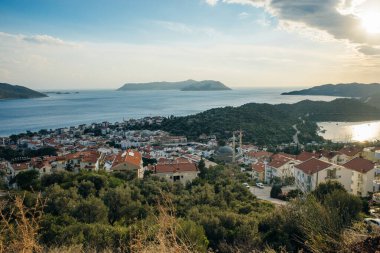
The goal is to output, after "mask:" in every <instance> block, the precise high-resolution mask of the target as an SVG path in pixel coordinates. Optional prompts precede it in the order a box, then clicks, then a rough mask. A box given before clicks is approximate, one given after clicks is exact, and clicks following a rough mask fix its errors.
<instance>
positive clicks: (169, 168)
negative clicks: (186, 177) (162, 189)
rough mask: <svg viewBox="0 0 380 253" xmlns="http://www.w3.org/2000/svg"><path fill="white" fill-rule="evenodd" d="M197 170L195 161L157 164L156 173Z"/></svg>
mask: <svg viewBox="0 0 380 253" xmlns="http://www.w3.org/2000/svg"><path fill="white" fill-rule="evenodd" d="M191 171H193V172H196V171H198V169H197V166H196V165H195V164H194V163H189V162H188V163H167V164H157V165H156V166H155V172H156V173H175V172H191Z"/></svg>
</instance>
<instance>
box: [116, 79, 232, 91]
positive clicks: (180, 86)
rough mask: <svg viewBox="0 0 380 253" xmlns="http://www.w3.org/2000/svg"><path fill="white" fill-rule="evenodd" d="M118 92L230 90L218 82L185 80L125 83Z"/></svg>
mask: <svg viewBox="0 0 380 253" xmlns="http://www.w3.org/2000/svg"><path fill="white" fill-rule="evenodd" d="M117 90H118V91H135V90H181V91H218V90H231V89H230V88H229V87H227V86H226V85H224V84H223V83H221V82H219V81H213V80H204V81H195V80H186V81H181V82H151V83H126V84H124V85H123V87H121V88H119V89H117Z"/></svg>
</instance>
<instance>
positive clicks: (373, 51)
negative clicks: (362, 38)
mask: <svg viewBox="0 0 380 253" xmlns="http://www.w3.org/2000/svg"><path fill="white" fill-rule="evenodd" d="M357 50H358V51H359V52H361V53H363V54H365V55H371V56H380V47H373V46H367V45H361V46H358V47H357Z"/></svg>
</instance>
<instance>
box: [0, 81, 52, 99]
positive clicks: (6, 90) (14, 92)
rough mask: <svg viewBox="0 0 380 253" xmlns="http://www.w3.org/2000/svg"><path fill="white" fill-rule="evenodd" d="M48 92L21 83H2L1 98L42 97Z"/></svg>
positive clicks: (0, 86) (0, 87)
mask: <svg viewBox="0 0 380 253" xmlns="http://www.w3.org/2000/svg"><path fill="white" fill-rule="evenodd" d="M41 97H47V95H46V94H43V93H41V92H38V91H35V90H32V89H29V88H26V87H24V86H19V85H11V84H8V83H0V99H18V98H41Z"/></svg>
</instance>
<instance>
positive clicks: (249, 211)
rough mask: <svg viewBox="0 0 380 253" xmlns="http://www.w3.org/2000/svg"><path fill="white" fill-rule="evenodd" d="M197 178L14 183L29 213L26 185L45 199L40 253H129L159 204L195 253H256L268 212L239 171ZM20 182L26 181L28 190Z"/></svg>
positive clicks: (54, 178) (220, 170)
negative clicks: (78, 251)
mask: <svg viewBox="0 0 380 253" xmlns="http://www.w3.org/2000/svg"><path fill="white" fill-rule="evenodd" d="M202 171H203V174H202V178H198V179H197V180H195V181H193V183H191V184H187V185H186V186H183V185H182V184H179V183H178V184H172V183H168V182H166V181H162V180H160V179H158V178H156V177H154V176H149V177H148V178H145V179H144V180H143V181H142V180H138V179H136V178H131V177H130V175H126V174H124V173H114V174H105V173H104V174H103V173H88V172H81V173H78V174H74V173H70V172H61V173H55V174H51V175H44V176H42V178H41V179H38V174H37V175H34V171H30V172H29V171H28V172H21V173H19V174H18V175H17V177H16V179H15V181H16V182H17V183H19V184H20V185H19V186H20V188H22V189H25V190H28V194H26V195H25V199H24V203H25V204H28V205H29V207H32V206H33V203H34V200H35V199H36V198H37V194H36V193H34V191H32V190H31V187H30V186H31V184H33V185H37V186H35V187H36V188H38V189H40V190H41V192H42V196H43V198H44V199H46V205H45V208H44V216H43V218H42V220H41V224H42V227H41V230H40V231H39V236H40V237H39V241H40V243H41V244H42V245H44V247H57V246H68V245H78V244H82V245H84V247H85V248H88V249H94V248H95V249H98V250H103V249H107V248H111V249H117V248H120V247H129V246H130V245H131V243H132V241H131V240H132V239H133V238H132V237H133V235H134V234H135V233H137V231H142V230H143V228H144V227H150V228H154V227H155V226H157V221H156V220H155V217H157V216H158V215H159V212H160V210H159V207H160V204H161V203H164V202H165V201H166V199H169V200H170V203H171V204H170V205H171V206H172V208H173V214H174V216H175V218H176V219H177V222H178V224H177V225H176V226H180V228H181V229H180V230H179V236H181V234H182V236H185V235H186V237H187V239H189V240H190V241H192V242H196V243H197V249H198V250H199V252H205V251H206V249H207V248H208V247H211V248H212V249H214V250H219V251H220V252H233V249H234V248H242V249H255V248H257V247H259V246H260V244H258V243H259V242H260V237H259V235H258V234H257V227H258V224H259V220H260V219H261V217H263V216H264V215H265V214H266V213H268V212H271V211H272V210H273V206H272V205H271V204H267V203H265V202H261V201H259V200H257V199H256V198H255V197H254V196H253V195H252V194H251V193H250V192H249V191H248V190H247V189H246V188H245V187H244V186H243V185H242V183H241V182H240V181H239V180H238V177H240V174H242V173H241V172H239V170H238V169H234V168H227V167H222V166H216V167H214V168H212V169H208V170H202ZM30 174H33V175H30ZM27 177H29V178H31V177H33V178H34V179H33V180H32V182H33V183H28V182H27V180H26V179H25V178H27ZM33 188H34V187H33ZM36 188H34V189H36Z"/></svg>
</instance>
